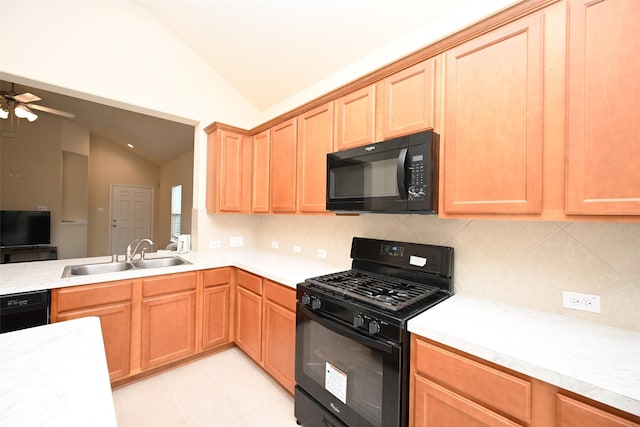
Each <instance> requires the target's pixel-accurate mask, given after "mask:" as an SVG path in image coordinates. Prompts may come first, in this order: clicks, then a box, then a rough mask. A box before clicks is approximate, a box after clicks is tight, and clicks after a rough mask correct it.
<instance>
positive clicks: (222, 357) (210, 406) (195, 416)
mask: <svg viewBox="0 0 640 427" xmlns="http://www.w3.org/2000/svg"><path fill="white" fill-rule="evenodd" d="M113 402H114V405H115V410H116V416H117V419H118V426H119V427H145V426H153V427H161V426H171V427H181V426H184V427H198V426H203V427H204V426H207V427H218V426H220V427H297V424H296V420H295V417H294V416H293V397H292V396H291V395H290V394H289V393H287V392H286V391H285V390H284V389H283V388H282V387H281V386H280V385H278V384H277V383H276V382H275V381H274V380H273V379H271V377H270V376H269V375H267V374H266V373H265V372H264V371H263V370H262V369H261V368H260V367H259V366H258V365H256V364H255V363H254V362H253V361H251V359H249V358H248V357H247V356H246V355H245V354H244V353H243V352H242V351H241V350H239V349H237V348H232V349H230V350H226V351H223V352H221V353H217V354H214V355H212V356H209V357H207V358H204V359H201V360H197V361H195V362H192V363H190V364H188V365H184V366H180V367H178V368H175V369H173V370H171V371H168V372H164V373H162V374H159V375H156V376H153V377H151V378H148V379H145V380H143V381H140V382H137V383H134V384H130V385H128V386H126V387H122V388H120V389H117V390H114V392H113Z"/></svg>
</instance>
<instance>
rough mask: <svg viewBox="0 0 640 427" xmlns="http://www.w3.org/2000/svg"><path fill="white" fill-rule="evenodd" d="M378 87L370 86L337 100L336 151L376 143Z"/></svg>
mask: <svg viewBox="0 0 640 427" xmlns="http://www.w3.org/2000/svg"><path fill="white" fill-rule="evenodd" d="M375 96H376V87H375V85H370V86H367V87H364V88H362V89H360V90H357V91H355V92H352V93H350V94H348V95H345V96H343V97H342V98H340V99H338V100H336V109H337V110H338V114H337V116H336V117H337V120H336V126H337V128H338V137H337V139H336V141H335V144H334V149H335V150H336V151H339V150H346V149H348V148H354V147H360V146H362V145H367V144H371V143H374V142H376V141H375V113H376V110H375V106H376V99H375Z"/></svg>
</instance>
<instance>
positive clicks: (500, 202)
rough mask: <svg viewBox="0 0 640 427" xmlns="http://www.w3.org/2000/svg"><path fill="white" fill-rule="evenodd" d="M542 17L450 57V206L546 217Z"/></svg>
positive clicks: (458, 49)
mask: <svg viewBox="0 0 640 427" xmlns="http://www.w3.org/2000/svg"><path fill="white" fill-rule="evenodd" d="M542 34H543V32H542V18H541V15H540V14H537V15H533V16H530V17H527V18H525V19H523V20H521V21H518V22H515V23H512V24H509V25H506V26H504V27H502V28H500V29H498V30H495V31H492V32H491V33H488V34H486V35H484V36H481V37H478V38H477V39H473V40H471V41H469V42H467V43H465V44H463V45H460V46H458V47H456V48H454V49H453V50H451V51H449V52H447V53H445V64H446V72H445V97H444V98H445V99H444V102H445V107H444V108H445V122H444V141H443V142H442V146H443V147H444V206H443V209H444V211H445V212H449V213H540V212H541V211H542V148H543V147H542V144H543V133H542V130H543V122H542V121H543V114H542V112H543V111H542V106H543V85H542V83H543V61H542V59H543V43H542Z"/></svg>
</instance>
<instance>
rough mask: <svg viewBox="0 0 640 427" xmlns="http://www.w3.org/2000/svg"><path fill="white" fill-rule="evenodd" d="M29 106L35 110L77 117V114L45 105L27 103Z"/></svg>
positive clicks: (71, 117) (72, 117)
mask: <svg viewBox="0 0 640 427" xmlns="http://www.w3.org/2000/svg"><path fill="white" fill-rule="evenodd" d="M27 107H29V108H31V109H33V110H38V111H44V112H45V113H51V114H57V115H58V116H63V117H68V118H70V119H74V118H75V117H76V115H75V114H71V113H67V112H66V111H61V110H56V109H55V108H50V107H43V106H42V105H37V104H27Z"/></svg>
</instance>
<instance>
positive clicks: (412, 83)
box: [376, 58, 436, 140]
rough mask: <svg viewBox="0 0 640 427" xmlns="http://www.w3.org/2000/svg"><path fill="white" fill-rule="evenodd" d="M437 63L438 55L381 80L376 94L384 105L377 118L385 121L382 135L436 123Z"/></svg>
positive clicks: (423, 127) (407, 132) (425, 127)
mask: <svg viewBox="0 0 640 427" xmlns="http://www.w3.org/2000/svg"><path fill="white" fill-rule="evenodd" d="M435 64H436V59H435V58H430V59H427V60H426V61H423V62H421V63H419V64H416V65H414V66H412V67H409V68H406V69H404V70H402V71H399V72H397V73H395V74H393V75H391V76H389V77H387V78H385V79H383V80H382V81H381V82H380V83H379V84H378V88H379V89H378V93H377V94H376V96H378V97H380V100H381V101H382V108H380V109H379V111H377V112H376V114H377V119H376V120H378V121H380V122H381V123H382V139H384V140H386V139H389V138H392V137H394V136H399V135H406V134H410V133H415V132H419V131H421V130H425V129H429V128H433V127H434V124H435V71H436V65H435ZM376 126H377V124H376Z"/></svg>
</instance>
